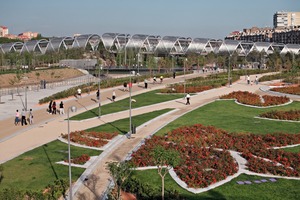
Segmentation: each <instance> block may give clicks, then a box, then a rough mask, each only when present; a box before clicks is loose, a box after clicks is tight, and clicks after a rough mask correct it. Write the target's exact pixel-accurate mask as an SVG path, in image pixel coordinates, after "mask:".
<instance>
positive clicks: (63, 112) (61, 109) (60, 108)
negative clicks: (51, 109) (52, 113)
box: [59, 101, 65, 115]
mask: <svg viewBox="0 0 300 200" xmlns="http://www.w3.org/2000/svg"><path fill="white" fill-rule="evenodd" d="M59 114H60V115H63V114H65V109H64V103H63V102H62V101H61V102H60V104H59Z"/></svg>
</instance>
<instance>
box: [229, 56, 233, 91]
mask: <svg viewBox="0 0 300 200" xmlns="http://www.w3.org/2000/svg"><path fill="white" fill-rule="evenodd" d="M231 56H232V54H230V55H229V63H228V86H229V87H231V76H230V71H231V67H230V59H231Z"/></svg>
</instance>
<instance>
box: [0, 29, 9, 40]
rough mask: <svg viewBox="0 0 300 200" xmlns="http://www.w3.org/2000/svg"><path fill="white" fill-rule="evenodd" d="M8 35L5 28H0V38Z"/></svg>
mask: <svg viewBox="0 0 300 200" xmlns="http://www.w3.org/2000/svg"><path fill="white" fill-rule="evenodd" d="M6 35H8V28H7V27H6V26H0V37H4V36H6Z"/></svg>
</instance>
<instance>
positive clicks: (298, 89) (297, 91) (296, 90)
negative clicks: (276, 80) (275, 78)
mask: <svg viewBox="0 0 300 200" xmlns="http://www.w3.org/2000/svg"><path fill="white" fill-rule="evenodd" d="M271 91H274V92H280V93H286V94H294V95H300V85H297V86H289V87H280V88H279V87H278V88H272V89H271Z"/></svg>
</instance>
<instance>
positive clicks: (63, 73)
mask: <svg viewBox="0 0 300 200" xmlns="http://www.w3.org/2000/svg"><path fill="white" fill-rule="evenodd" d="M83 75H84V74H83V73H82V72H81V71H79V70H77V69H71V68H64V69H45V70H38V71H33V72H30V73H22V74H21V75H20V79H18V77H17V75H16V74H2V75H0V87H1V88H9V87H16V86H19V85H32V84H40V81H41V80H46V81H47V82H48V83H49V82H58V81H63V80H65V79H69V78H75V77H79V76H83Z"/></svg>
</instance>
